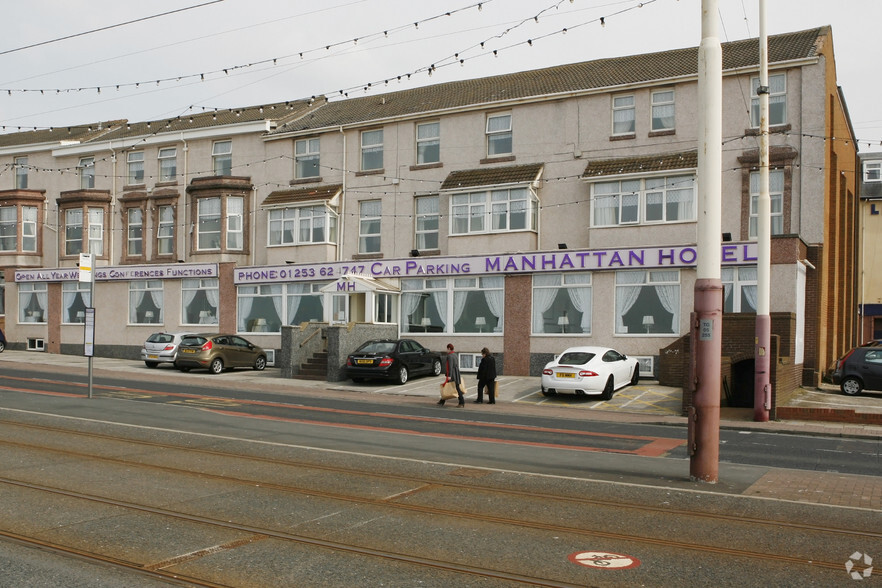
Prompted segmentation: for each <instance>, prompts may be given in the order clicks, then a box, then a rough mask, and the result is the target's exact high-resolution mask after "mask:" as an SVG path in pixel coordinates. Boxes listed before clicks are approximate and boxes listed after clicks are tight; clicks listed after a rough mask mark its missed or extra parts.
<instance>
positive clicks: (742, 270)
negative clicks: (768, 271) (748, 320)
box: [720, 266, 756, 312]
mask: <svg viewBox="0 0 882 588" xmlns="http://www.w3.org/2000/svg"><path fill="white" fill-rule="evenodd" d="M720 280H721V281H722V282H723V312H756V266H750V267H723V268H720Z"/></svg>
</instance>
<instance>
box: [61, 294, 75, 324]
mask: <svg viewBox="0 0 882 588" xmlns="http://www.w3.org/2000/svg"><path fill="white" fill-rule="evenodd" d="M77 294H79V292H78V291H76V290H64V291H63V292H62V293H61V303H62V305H63V306H64V312H65V313H67V320H65V321H64V322H66V323H72V322H74V318H76V317H72V316H71V315H70V313H71V310H72V309H71V307H72V306H73V304H74V302H76V299H77Z"/></svg>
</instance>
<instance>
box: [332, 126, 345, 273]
mask: <svg viewBox="0 0 882 588" xmlns="http://www.w3.org/2000/svg"><path fill="white" fill-rule="evenodd" d="M340 135H341V136H342V137H343V181H342V182H341V183H342V184H343V190H342V192H341V193H340V214H338V215H337V255H336V256H335V257H336V258H337V261H343V235H345V234H346V231H345V230H344V226H343V223H345V222H346V133H345V132H343V125H340Z"/></svg>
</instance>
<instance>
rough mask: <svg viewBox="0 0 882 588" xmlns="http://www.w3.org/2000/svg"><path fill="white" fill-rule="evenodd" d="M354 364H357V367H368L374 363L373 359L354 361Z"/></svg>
mask: <svg viewBox="0 0 882 588" xmlns="http://www.w3.org/2000/svg"><path fill="white" fill-rule="evenodd" d="M355 363H357V364H358V365H363V364H368V365H370V364H372V363H374V360H373V359H356V360H355Z"/></svg>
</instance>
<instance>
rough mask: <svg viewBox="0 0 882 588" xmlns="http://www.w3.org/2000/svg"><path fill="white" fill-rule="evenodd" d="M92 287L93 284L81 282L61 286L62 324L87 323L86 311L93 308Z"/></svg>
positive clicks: (65, 283)
mask: <svg viewBox="0 0 882 588" xmlns="http://www.w3.org/2000/svg"><path fill="white" fill-rule="evenodd" d="M91 287H92V286H91V284H85V283H81V282H63V283H62V284H61V303H62V316H61V321H62V322H64V323H84V322H86V309H87V308H89V307H90V306H92V293H91Z"/></svg>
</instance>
